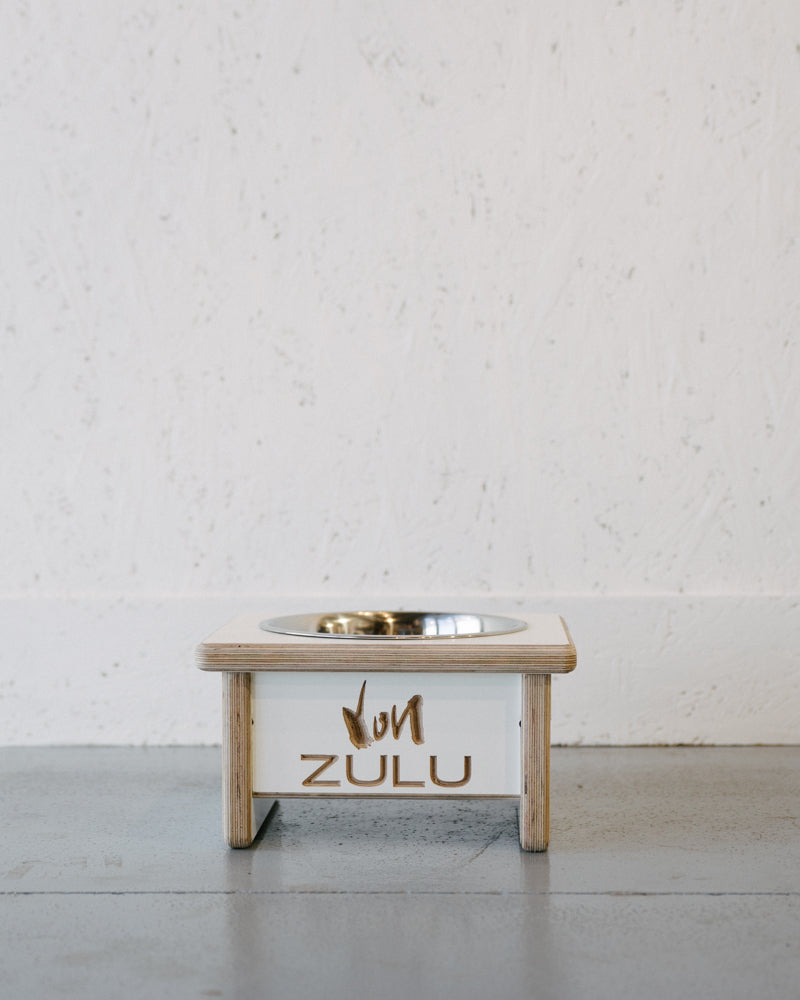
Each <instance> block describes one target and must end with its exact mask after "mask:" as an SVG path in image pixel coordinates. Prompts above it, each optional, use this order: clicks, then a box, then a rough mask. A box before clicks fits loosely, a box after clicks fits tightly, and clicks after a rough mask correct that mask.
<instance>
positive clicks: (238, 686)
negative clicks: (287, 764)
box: [222, 671, 274, 847]
mask: <svg viewBox="0 0 800 1000" xmlns="http://www.w3.org/2000/svg"><path fill="white" fill-rule="evenodd" d="M252 676H253V675H252V674H250V673H238V672H233V671H231V672H227V673H223V674H222V823H223V832H224V834H225V843H226V844H227V845H228V846H229V847H249V846H250V845H251V844H252V843H253V838H254V837H255V835H256V834H257V833H258V829H259V827H260V826H261V824H262V823H263V822H264V821H265V820H266V818H267V814H268V813H269V811H270V809H271V808H272V805H273V804H274V800H273V799H258V800H256V802H255V804H254V802H253V761H252V753H251V731H252V727H253V720H252V713H251V710H250V685H251V683H252Z"/></svg>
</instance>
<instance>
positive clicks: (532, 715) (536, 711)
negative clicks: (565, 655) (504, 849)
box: [519, 674, 550, 851]
mask: <svg viewBox="0 0 800 1000" xmlns="http://www.w3.org/2000/svg"><path fill="white" fill-rule="evenodd" d="M521 749H522V773H521V778H522V787H521V789H520V797H519V843H520V847H521V848H522V849H523V850H524V851H546V850H547V844H548V842H549V840H550V674H523V675H522V734H521Z"/></svg>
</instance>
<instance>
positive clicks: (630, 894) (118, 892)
mask: <svg viewBox="0 0 800 1000" xmlns="http://www.w3.org/2000/svg"><path fill="white" fill-rule="evenodd" d="M19 896H531V897H533V896H553V897H557V896H581V897H592V896H595V897H612V898H615V899H624V898H642V897H648V896H652V897H661V898H665V897H673V898H715V897H747V898H761V899H764V898H774V897H777V898H781V897H793V896H798V897H800V891H796V890H788V891H785V892H783V891H764V892H759V891H745V892H737V891H727V890H722V891H719V892H713V891H705V892H669V891H665V892H661V891H657V890H654V891H648V890H642V891H637V890H616V889H608V890H600V891H589V890H586V891H584V890H577V889H576V890H569V889H566V890H517V889H474V890H448V889H430V890H426V889H410V890H407V889H388V890H387V889H374V890H373V889H305V890H291V889H96V890H92V889H89V890H87V889H16V890H15V889H8V890H0V897H19Z"/></svg>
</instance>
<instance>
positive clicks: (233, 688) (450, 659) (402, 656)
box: [197, 614, 576, 851]
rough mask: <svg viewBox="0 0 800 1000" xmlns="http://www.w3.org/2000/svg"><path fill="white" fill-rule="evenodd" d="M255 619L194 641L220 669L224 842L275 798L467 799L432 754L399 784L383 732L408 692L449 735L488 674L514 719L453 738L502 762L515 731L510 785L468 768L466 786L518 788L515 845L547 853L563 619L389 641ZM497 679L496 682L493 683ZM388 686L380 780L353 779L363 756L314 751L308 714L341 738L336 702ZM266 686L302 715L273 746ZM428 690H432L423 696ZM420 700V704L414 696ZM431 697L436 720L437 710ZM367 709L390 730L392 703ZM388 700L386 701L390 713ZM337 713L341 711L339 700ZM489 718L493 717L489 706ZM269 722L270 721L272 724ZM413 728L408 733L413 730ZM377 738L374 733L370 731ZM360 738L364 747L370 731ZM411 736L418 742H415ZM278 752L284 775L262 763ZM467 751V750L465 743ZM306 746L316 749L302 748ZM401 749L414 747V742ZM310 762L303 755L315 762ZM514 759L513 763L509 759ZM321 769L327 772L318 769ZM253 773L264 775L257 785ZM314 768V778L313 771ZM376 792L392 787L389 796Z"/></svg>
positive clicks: (501, 790)
mask: <svg viewBox="0 0 800 1000" xmlns="http://www.w3.org/2000/svg"><path fill="white" fill-rule="evenodd" d="M264 617H265V616H264V615H263V614H258V615H254V614H245V615H239V616H237V617H236V618H234V619H233V620H232V621H230V622H229V623H228V624H227V625H225V626H224V627H223V628H221V629H219V630H218V631H217V632H215V633H214V634H213V635H211V636H209V638H208V639H206V640H205V641H204V642H203V643H201V644H200V645H199V646H198V647H197V665H198V666H199V667H200V668H201V669H202V670H207V671H217V672H221V674H222V695H223V697H222V718H223V734H222V759H223V829H224V835H225V840H226V842H227V843H228V845H229V846H231V847H248V846H250V844H252V842H253V839H254V837H255V836H256V834H257V833H258V830H259V828H260V826H261V824H262V823H263V822H264V821H265V819H266V818H267V816H268V814H269V811H270V809H271V808H272V806H273V805H274V803H275V801H276V799H278V798H282V797H285V796H286V797H288V796H295V795H302V796H321V795H322V796H328V795H330V796H341V795H347V796H348V797H350V796H355V797H362V796H363V797H392V798H394V797H421V796H426V797H427V796H436V797H452V796H457V797H462V798H471V797H473V793H472V791H471V790H467V782H465V781H464V780H460V781H456V780H449V781H446V780H444V779H443V778H439V777H438V775H437V774H436V770H435V768H436V760H437V758H436V757H435V756H432V757H431V758H430V761H431V763H430V781H428V779H427V771H426V774H425V779H426V780H403V775H402V774H401V773H400V768H401V766H405V762H404V761H402V762H401V756H400V754H392V753H391V750H394V749H397V748H398V747H399V743H394V744H392V743H391V736H392V733H393V732H394V731H395V730H394V723H395V722H396V721H399V722H400V723H401V727H400V728H401V729H402V722H403V715H402V709H403V708H404V706H405V702H406V698H407V697H408V694H409V693H413V692H415V691H416V690H417V689H419V690H420V692H423V691H424V692H425V705H426V710H427V705H428V703H429V704H430V706H431V708H430V713H434V714H433V716H432V717H434V718H442V717H444V715H445V714H446V715H447V717H448V718H450V717H451V716H452V717H453V718H454V719H455V721H454V722H453V723H452V724H451V723H447V726H444V725H440V727H439V729H440V730H441V729H443V728H447V727H448V726H452V728H453V730H454V732H456V731H457V730H458V719H459V718H461V719H462V720H463V719H464V718H465V717H466V718H470V717H471V716H469V713H470V712H472V713H473V716H474V713H475V711H476V710H478V709H479V708H480V704H481V697H482V688H481V687H480V685H481V683H484V682H485V684H486V685H488V688H487V689H490V694H491V692H493V691H495V690H497V691H498V692H500V694H499V695H498V696H497V697H498V698H500V699H502V698H506V699H507V700H508V706H507V707H506V709H502V707H501V710H500V711H501V714H502V713H503V712H504V713H505V714H504V715H503V718H505V719H506V720H512V721H511V722H508V721H507V722H506V724H505V726H504V732H503V733H499V732H498V733H495V732H488V731H487V732H483V731H482V730H483V729H485V728H487V727H485V726H484V725H483V723H482V722H480V721H479V722H478V723H476V724H472V725H471V726H470V725H469V723H467V724H466V725H467V735H466V737H465V736H464V733H463V732H462V733H461V735H460V736H458V734H457V733H456V735H454V736H453V737H452V739H454V740H458V739H461V740H462V743H463V740H464V738H466V739H467V740H468V741H469V740H470V739H471V740H473V741H475V742H477V743H480V742H481V741H484V744H485V745H486V746H487V747H488V748H489V749H488V751H487V753H488V754H489V755H491V754H494V756H495V758H497V759H498V760H499V759H501V757H502V754H501V756H500V757H498V756H497V754H498V752H499V751H497V749H496V748H497V746H498V745H499V744H501V743H502V741H503V740H505V741H506V745H507V746H508V747H511V748H512V749H511V750H509V751H508V753H506V756H505V758H502V759H509V757H510V754H511V753H512V752H513V753H514V754H516V752H517V751H516V742H515V741H516V739H517V735H516V734H517V733H518V734H519V751H518V767H519V778H518V780H519V792H518V793H517V792H516V788H514V789H510V788H509V787H508V781H509V778H508V776H507V775H506V776H505V777H504V778H502V779H501V777H500V776H498V777H497V779H496V782H495V778H494V776H493V775H491V774H488V775H484V776H483V777H481V776H480V775H478V776H477V777H476V776H475V775H473V777H474V778H475V783H474V784H473V786H472V787H477V788H479V789H481V790H479V791H477V792H476V793H474V794H475V795H477V796H487V797H510V796H511V795H516V794H518V795H519V838H520V846H521V847H522V848H523V849H524V850H526V851H544V850H546V849H547V845H548V841H549V835H550V677H551V675H552V674H559V673H568V672H570V671H571V670H573V669H574V668H575V663H576V653H575V646H574V644H573V642H572V639H571V637H570V635H569V631H568V629H567V627H566V624H565V623H564V621H563V619H562V618H560V617H559V616H558V615H550V614H541V615H530V616H528V617H526V618H525V619H524V621H525V624H526V626H527V627H526V628H525V630H524V631H518V632H513V633H510V634H502V635H491V636H490V635H486V636H478V637H471V638H467V637H461V636H458V637H452V638H442V637H431V638H428V637H415V638H414V639H413V640H410V641H402V640H401V641H386V640H383V639H378V638H363V637H359V638H357V639H351V638H339V637H331V636H314V637H304V636H297V635H282V634H278V633H275V632H269V631H265V630H263V629H262V628H260V627H259V626H260V623H261V622H262V621H263V619H264ZM347 675H349V676H347ZM362 675H363V676H362ZM388 675H392V676H391V677H388ZM506 675H518V676H519V677H520V681H519V682H515V681H514V680H513V678H509V677H508V676H506ZM503 676H504V677H505V679H504V680H503V679H501V677H503ZM494 679H496V680H494ZM343 681H344V682H346V690H345V688H343V687H342V686H341V685H342V682H343ZM389 682H391V683H395V682H396V685H397V686H396V690H402V692H403V694H402V697H400V698H399V699H398V700H399V710H400V717H399V720H398V719H397V717H396V715H395V714H392V724H393V729H392V730H389V731H388V736H389V739H388V740H387V743H386V745H385V747H384V745H383V744H380V745H376V746H377V749H373V751H372V752H373V754H376V753H377V752H378V751H383V750H384V748H385V749H386V751H387V752H386V753H384V754H382V756H380V757H376V756H373V757H371V758H370V761H371V762H372V763H373V765H374V762H375V760H379V761H380V775H379V778H381V781H380V787H375V786H377V785H379V782H378V780H359V779H356V778H355V773H354V769H355V765H354V764H353V760H354V759H357V760H363V759H364V758H363V757H361V758H359V757H358V756H357V754H355V755H354V754H353V748H352V747H347V748H346V749H342V751H341V754H338V753H337V754H330V753H326V754H322V753H319V752H318V751H319V750H320V749H326V750H328V749H330V747H329V745H326V746H324V747H319V746H317V745H315V743H314V739H315V733H317V732H318V731H319V730H317V729H315V728H314V725H313V718H314V717H315V716H314V712H318V713H320V718H325V719H328V718H330V719H332V720H335V721H336V722H337V724H338V727H339V730H341V731H342V732H343V733H344V735H345V736H346V732H345V731H344V726H343V723H342V711H343V708H344V706H345V703H346V702H348V701H349V703H350V704H351V705H354V704H355V701H356V697H357V696H358V694H359V689H360V690H361V696H360V698H359V700H358V706H357V708H358V710H359V712H362V706H363V702H364V689H365V688H368V690H367V695H368V696H370V695H371V694H372V692H373V691H374V690H377V691H378V692H379V694H380V691H381V684H384V685H385V684H386V683H389ZM337 684H338V685H339V687H337ZM362 685H363V686H362ZM387 690H388V689H387ZM271 692H275V694H274V697H276V698H277V697H278V696H279V695H282V693H285V692H288V694H287V695H286V699H287V700H285V701H284V702H281V704H282V705H288V706H289V707H290V708H291V706H292V705H294V706H295V720H297V719H300V723H299V724H298V723H297V721H295V723H293V727H294V728H292V726H289V727H288V728H287V730H286V732H285V733H284V732H283V731H282V732H281V733H280V734H279V735H280V739H279V740H278V742H277V743H276V744H274V745H273V744H270V737H275V736H276V732H275V729H276V727H278V726H280V725H281V723H280V722H276V721H274V720H275V719H280V718H281V716H280V715H276V714H275V713H274V712H272V714H270V705H271V704H272V700H271V699H272V698H273V694H271ZM298 692H299V694H298ZM304 692H305V693H304ZM431 692H433V695H435V697H432V696H431ZM417 697H419V699H420V704H422V703H423V699H422V695H421V694H419V695H418V696H417ZM492 697H494V695H492ZM436 698H438V702H437V701H436ZM412 700H413V699H412ZM495 701H496V699H495ZM437 704H438V705H439V716H436V715H435V712H436V711H437ZM492 704H495V702H493V703H492ZM298 705H300V706H301V709H300V710H298V709H297V706H298ZM375 705H376V706H377V707H380V708H386V709H387V711H386V712H381V713H377V714H376V717H375V719H374V727H373V729H372V730H370V732H372V733H373V734H375V735H377V734H378V733H379V731H380V726H379V722H378V719H379V717H380V719H381V721H382V723H383V728H384V730H388V719H389V712H388V709H389V703H388V702H387V703H386V705H384V704H383V703H382V702H380V703H379V702H377V701H376V702H375ZM410 705H411V702H409V706H410ZM476 706H477V708H476ZM397 707H398V706H396V705H395V706H392V712H393V713H394V712H395V709H397ZM445 709H446V713H445ZM344 710H345V711H347V709H346V708H344ZM281 711H284V709H281ZM298 711H299V712H300V714H299V715H298ZM354 711H355V710H354V709H351V710H350V715H351V717H355V716H354ZM517 713H518V714H517ZM494 717H495V719H496V718H497V712H495V716H494ZM270 719H272V720H273V721H272V722H270V721H269V720H270ZM303 719H308V720H310V721H309V722H308V725H307V727H306V729H307V731H306V732H305V733H301V734H300V735H297V734H298V727H299V728H300V729H302V720H303ZM515 719H518V720H519V724H518V725H517V722H516V721H513V720H515ZM412 720H413V716H412ZM406 721H408V720H407V719H406ZM265 728H266V730H269V729H270V728H272V730H273V731H272V732H269V731H263V730H264V729H265ZM463 728H464V726H463V725H462V730H463ZM411 732H412V734H413V729H412V730H411ZM408 736H409V726H408V725H406V726H405V733H404V734H403V735H402V736H401V737H398V736H397V734H396V732H395V739H396V740H398V739H405V741H406V742H407V743H409V744H410V739H409V738H408ZM382 738H383V737H382V736H380V735H379V736H378V739H382ZM321 739H322V737H320V740H321ZM293 741H294V742H293ZM329 742H330V741H329ZM351 742H352V739H351ZM369 742H370V743H373V739H372V738H371V737H370V739H369ZM414 742H415V743H416V742H422V741H421V740H419V741H418V740H417V739H415V740H414ZM276 748H277V749H276ZM284 748H286V750H285V753H286V756H285V760H286V761H287V762H288V763H287V764H286V765H281V766H283V767H284V771H282V772H279V773H278V774H277V775H276V774H275V773H270V771H269V769H270V768H271V767H272V768H273V769H274V767H275V766H278V765H277V764H275V755H276V754H279V753H284ZM467 748H468V749H472V746H471V745H470V746H468V747H467ZM309 749H311V750H314V753H304V752H302V751H305V750H309ZM410 749H411V751H412V752H419V751H420V749H421V748H419V747H417V748H414V747H411V748H410ZM425 749H427V748H425ZM347 750H349V751H350V753H349V754H347V756H346V760H347V772H346V778H345V775H344V774H343V773H342V772H341V766H342V760H340V757H344V756H345V754H346V751H347ZM463 750H464V746H460V749H459V753H461V752H462V751H463ZM484 756H486V754H484ZM323 758H326V759H327V763H325V762H323V764H322V766H321V767H319V768H318V769H314V765H315V764H316V763H317V762H318V761H320V760H323ZM389 758H391V760H392V764H391V769H392V774H391V778H390V777H389V776H388V774H387V770H388V765H387V761H388V760H389ZM301 759H302V768H303V771H302V773H303V774H305V775H306V777H305V778H304V779H303V780H300V772H297V774H295V773H294V769H296V768H298V767H300V766H301ZM419 759H421V758H419ZM458 759H459V760H460V759H461V757H459V758H458ZM463 759H464V762H465V770H464V777H465V778H466V776H467V770H466V767H467V760H468V758H467V756H464V757H463ZM477 759H479V758H476V760H477ZM469 760H470V761H471V760H472V757H470V758H469ZM264 761H266V763H264ZM307 761H312V764H311V765H309V764H308V763H307ZM295 762H297V763H295ZM334 762H337V767H339V771H338V772H335V771H334V768H333V764H334ZM516 763H517V760H515V761H514V764H515V765H516ZM449 766H451V765H449ZM326 768H327V769H328V770H327V773H321V772H325V769H326ZM290 770H291V772H292V773H291V775H290V774H289V771H290ZM309 770H312V773H311V774H310V775H308V773H307V772H309ZM254 772H263V774H264V775H265V776H264V777H260V778H259V779H258V780H257V781H256V782H255V785H254ZM509 773H511V771H509ZM317 774H320V776H319V777H315V775H317ZM405 776H406V779H408V778H410V777H414V778H415V779H420V777H421V773H417V774H414V775H413V776H412V775H410V774H409V773H408V772H406V775H405ZM450 777H452V774H451V775H450ZM370 778H372V775H371V774H370ZM328 779H330V780H328ZM478 779H479V780H478ZM481 781H482V782H483V784H481V783H480V782H481ZM503 781H505V784H503ZM431 782H432V783H431ZM265 785H266V786H268V787H265ZM385 788H389V789H391V790H390V791H389V792H386V791H385Z"/></svg>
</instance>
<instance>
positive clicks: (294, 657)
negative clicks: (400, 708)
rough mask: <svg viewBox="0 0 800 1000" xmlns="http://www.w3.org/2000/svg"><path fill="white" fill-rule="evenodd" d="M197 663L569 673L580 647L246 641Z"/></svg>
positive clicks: (233, 667)
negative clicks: (341, 645)
mask: <svg viewBox="0 0 800 1000" xmlns="http://www.w3.org/2000/svg"><path fill="white" fill-rule="evenodd" d="M195 658H196V660H195V661H196V664H197V666H198V668H199V669H201V670H209V671H215V670H219V671H225V670H230V671H244V670H252V671H261V670H290V671H324V672H326V673H339V672H361V671H364V670H375V671H395V672H398V673H409V672H413V671H417V670H418V671H422V672H426V671H429V672H442V673H475V672H479V673H512V674H526V673H542V674H550V673H554V674H558V673H569V672H571V671H572V670H574V669H575V665H576V654H575V647H574V645H573V644H572V642H571V641H570V642H569V643H568V644H566V645H559V646H531V647H528V648H527V649H525V648H521V647H519V646H514V647H502V646H495V647H493V648H492V649H486V648H485V647H484V648H483V649H479V648H477V647H476V648H473V649H470V648H468V647H466V646H459V647H457V648H455V647H450V648H448V649H444V648H442V649H433V648H431V647H427V648H426V649H424V650H423V649H411V648H409V647H408V646H404V647H403V649H402V650H400V649H397V648H396V647H393V648H391V649H384V648H379V647H370V648H369V649H366V648H359V649H353V647H352V646H348V647H347V649H338V650H337V649H333V648H332V647H331V646H325V647H320V646H291V647H285V648H277V647H258V646H254V647H249V648H248V647H242V646H215V647H212V648H207V647H205V646H199V647H198V648H197V650H196V654H195Z"/></svg>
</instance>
